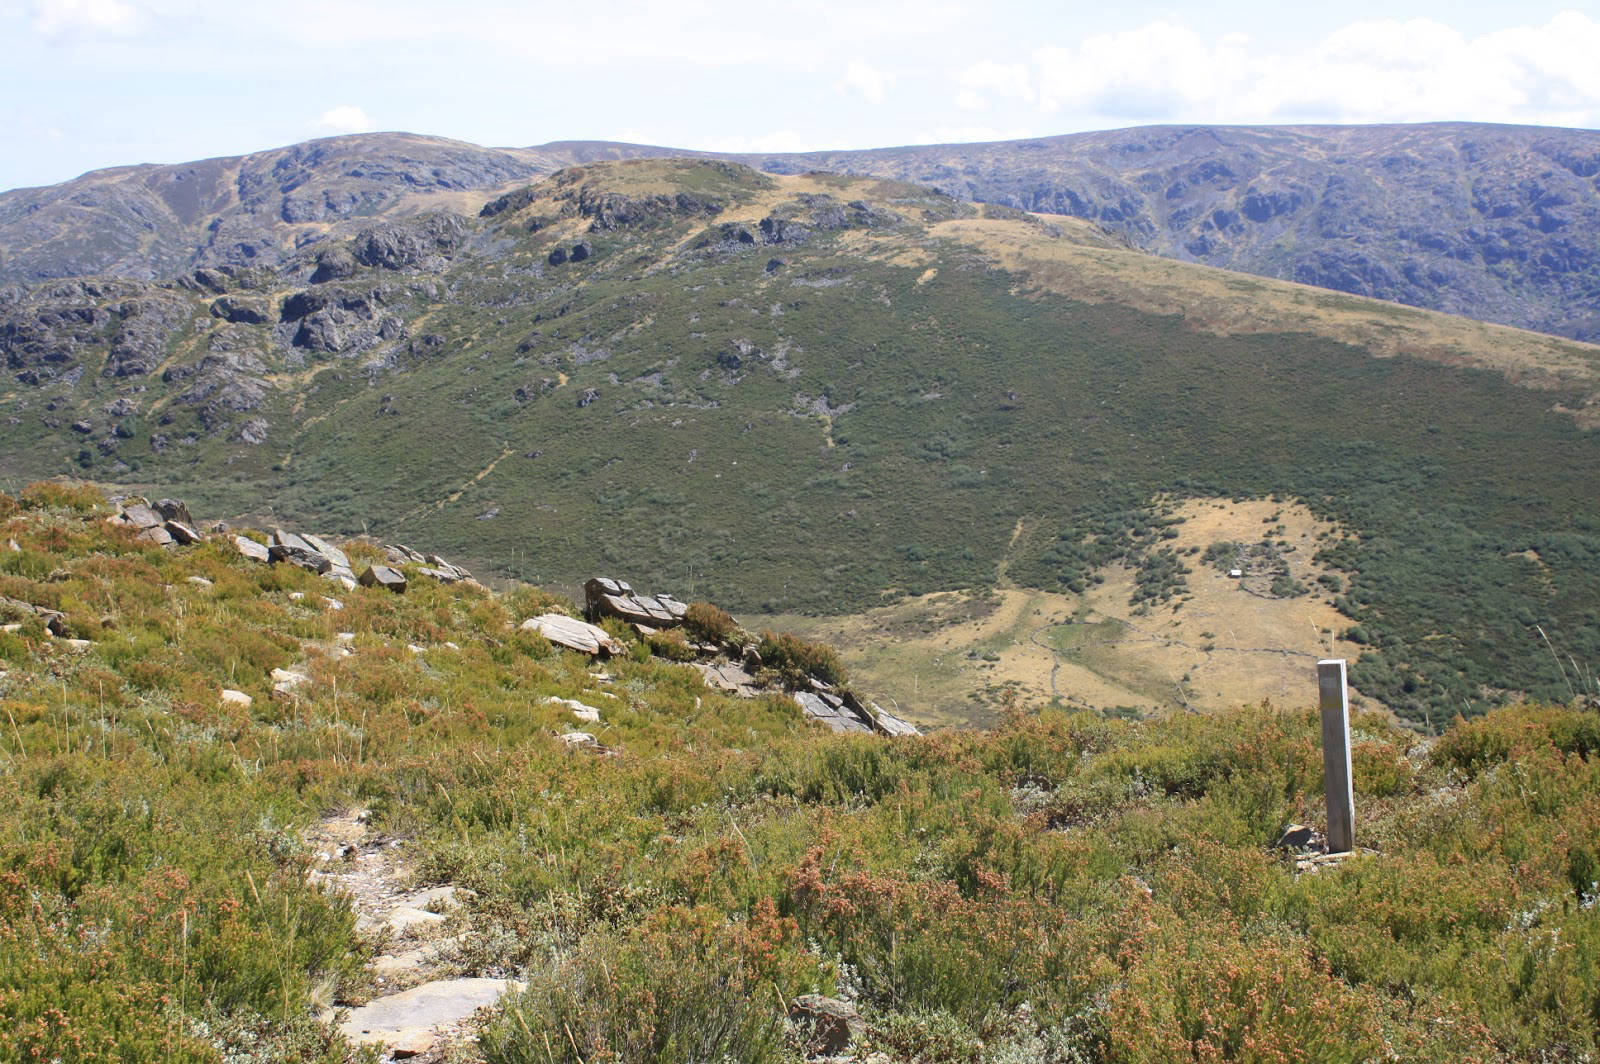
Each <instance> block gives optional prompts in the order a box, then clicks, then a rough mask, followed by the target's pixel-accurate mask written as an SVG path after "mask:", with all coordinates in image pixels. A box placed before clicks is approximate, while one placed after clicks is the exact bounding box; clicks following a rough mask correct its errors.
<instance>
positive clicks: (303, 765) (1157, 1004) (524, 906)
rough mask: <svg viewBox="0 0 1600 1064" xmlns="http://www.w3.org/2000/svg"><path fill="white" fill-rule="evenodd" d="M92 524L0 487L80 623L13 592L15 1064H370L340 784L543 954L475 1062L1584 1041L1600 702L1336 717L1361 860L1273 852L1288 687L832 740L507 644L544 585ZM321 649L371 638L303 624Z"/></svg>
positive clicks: (1279, 1053)
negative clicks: (848, 1025) (846, 1025)
mask: <svg viewBox="0 0 1600 1064" xmlns="http://www.w3.org/2000/svg"><path fill="white" fill-rule="evenodd" d="M109 513H110V510H109V509H108V507H107V506H106V505H105V503H104V501H103V499H101V498H100V497H99V496H98V495H97V494H96V493H94V492H92V491H88V490H85V489H76V488H68V487H63V486H60V485H39V486H35V487H32V488H29V489H28V490H26V491H24V492H22V493H20V495H16V496H0V595H3V596H4V597H5V598H6V599H7V600H12V601H13V602H22V603H27V604H30V605H33V606H42V607H48V608H51V609H55V610H59V611H61V612H62V613H63V614H64V621H63V622H62V623H60V624H58V627H61V628H63V629H64V630H65V633H66V635H65V637H58V636H52V635H51V634H50V633H49V632H48V631H47V630H46V629H45V628H44V626H43V625H42V624H41V622H40V621H39V619H38V618H37V617H36V616H34V615H32V614H31V613H28V612H27V611H26V610H23V609H21V608H19V607H16V606H15V605H11V606H7V607H5V608H6V609H8V610H10V611H11V613H10V614H9V615H8V618H7V620H8V621H10V618H11V617H15V618H17V619H16V620H14V621H10V623H15V624H18V625H20V626H19V627H17V628H15V629H14V630H7V631H5V632H3V633H0V704H3V707H4V720H3V721H0V759H3V760H0V1060H5V1061H19V1062H21V1061H28V1062H32V1061H38V1060H61V1061H122V1062H134V1061H208V1062H215V1061H222V1060H229V1061H246V1060H258V1061H268V1060H270V1061H297V1060H300V1061H310V1060H317V1061H335V1060H343V1059H348V1058H349V1056H350V1052H349V1050H348V1049H347V1047H345V1046H344V1044H343V1043H342V1042H341V1041H340V1040H339V1038H338V1037H337V1036H335V1035H334V1034H333V1033H331V1029H330V1028H328V1027H326V1026H324V1025H323V1024H321V1023H319V1022H318V1021H317V1019H316V1016H317V1013H318V1010H319V1009H321V1008H324V1007H326V1006H328V1005H330V1004H337V1003H341V1002H351V1001H359V1000H361V999H362V998H363V997H365V996H367V995H369V994H370V993H371V992H372V988H371V986H370V982H369V977H368V976H367V975H366V974H365V973H364V967H363V965H364V960H365V959H366V951H367V950H369V949H370V948H371V945H370V943H367V942H364V941H363V940H362V939H360V938H358V936H357V935H356V933H355V930H354V917H353V913H352V910H351V908H350V905H349V903H348V902H347V901H346V900H344V899H342V898H341V897H339V896H335V895H332V894H329V893H327V892H325V891H324V890H323V889H322V888H320V887H318V886H316V885H315V884H313V883H311V882H308V879H307V875H306V873H307V870H308V868H309V867H310V866H311V864H312V855H311V853H310V852H309V847H308V844H307V842H306V841H305V839H306V832H307V831H308V830H310V829H312V828H313V827H314V826H315V825H316V824H317V823H318V822H319V821H320V820H322V819H323V818H325V817H328V816H330V815H332V814H336V813H341V812H347V811H349V810H352V809H357V808H363V809H367V810H370V812H371V816H372V823H373V827H374V829H375V830H377V831H380V832H382V833H384V834H387V835H392V836H394V837H397V838H403V839H406V840H407V847H408V850H407V852H410V853H414V854H417V855H419V857H420V860H419V861H418V863H417V865H416V869H415V873H414V874H415V876H416V877H417V880H418V884H417V885H419V886H422V885H429V884H434V883H452V884H456V885H459V886H462V887H467V888H470V889H471V891H473V892H474V894H473V896H472V897H471V900H470V901H468V902H467V905H466V908H465V909H464V911H463V912H462V913H461V914H460V915H459V916H458V917H456V919H457V920H458V921H459V923H458V924H457V925H456V926H455V929H456V930H458V931H460V932H465V933H466V935H467V937H466V938H465V939H463V940H462V941H463V942H464V943H465V945H464V946H463V947H462V949H461V950H460V951H459V952H458V953H457V954H456V955H455V959H454V961H453V963H454V964H455V965H456V966H457V968H458V970H459V971H460V972H461V974H469V975H471V974H489V975H496V976H502V977H504V976H513V977H515V978H518V979H521V980H525V981H526V984H527V987H526V990H525V991H523V992H522V993H520V994H519V995H516V996H514V997H513V998H511V999H509V1000H508V1001H507V1002H506V1003H504V1004H503V1005H502V1006H501V1007H500V1008H499V1009H497V1010H496V1012H495V1013H494V1015H492V1016H491V1017H490V1018H489V1019H488V1020H487V1022H486V1026H485V1027H484V1028H483V1031H482V1034H481V1038H480V1040H479V1041H478V1042H477V1043H475V1044H474V1045H473V1046H470V1047H466V1048H463V1049H462V1050H460V1051H459V1053H458V1055H457V1058H456V1059H458V1060H468V1059H484V1060H488V1061H494V1062H509V1061H546V1062H549V1061H580V1060H581V1061H586V1062H590V1064H594V1062H600V1061H628V1062H649V1061H675V1062H688V1061H715V1060H734V1061H744V1062H758V1061H774V1062H777V1061H788V1062H794V1061H797V1060H798V1059H799V1057H798V1055H797V1054H798V1053H799V1050H798V1049H797V1048H796V1046H795V1045H794V1044H793V1042H792V1040H791V1039H789V1038H788V1037H787V1036H786V1034H785V1031H784V1027H783V1016H784V1005H785V1003H787V1002H789V1001H791V1000H792V999H793V998H794V997H795V996H797V995H799V994H802V993H806V992H812V991H818V992H824V993H831V994H834V995H839V996H845V997H848V998H850V999H853V1000H854V1001H855V1002H856V1003H857V1005H858V1007H859V1009H860V1010H861V1012H862V1014H863V1016H864V1017H865V1018H866V1020H867V1023H868V1028H869V1029H868V1032H867V1034H866V1036H865V1041H864V1043H863V1044H862V1045H861V1046H860V1047H859V1052H860V1053H861V1054H863V1055H864V1054H866V1053H869V1052H880V1053H882V1054H883V1056H881V1057H878V1058H876V1059H879V1060H885V1059H887V1060H890V1061H927V1062H944V1061H950V1062H954V1061H973V1062H977V1061H987V1062H1021V1061H1050V1062H1068V1061H1071V1062H1084V1061H1118V1062H1124V1061H1125V1062H1157V1061H1161V1062H1167V1061H1172V1062H1177V1061H1196V1060H1204V1061H1261V1062H1267V1061H1319V1062H1320V1061H1327V1062H1333V1061H1350V1062H1355V1061H1378V1060H1404V1061H1437V1062H1440V1064H1459V1062H1462V1061H1503V1060H1514V1061H1529V1062H1532V1061H1541V1062H1548V1061H1580V1060H1589V1059H1593V1058H1594V1057H1595V1055H1596V1054H1597V1053H1600V911H1597V909H1596V907H1595V899H1596V896H1597V893H1600V885H1597V883H1596V880H1597V879H1600V843H1597V840H1600V716H1597V715H1596V713H1595V712H1594V711H1593V710H1592V709H1587V710H1586V709H1580V708H1562V707H1557V706H1533V705H1528V706H1519V707H1513V708H1504V709H1500V710H1496V711H1494V712H1492V713H1490V714H1488V715H1487V716H1483V717H1480V718H1478V719H1475V720H1472V721H1471V722H1457V723H1456V724H1455V725H1453V726H1452V727H1451V728H1450V729H1449V730H1447V731H1446V732H1445V734H1444V735H1443V736H1442V737H1440V738H1438V739H1436V740H1431V741H1428V742H1419V741H1418V739H1417V738H1416V736H1415V735H1413V734H1411V733H1409V732H1405V731H1400V730H1396V729H1395V728H1394V727H1393V726H1392V725H1391V724H1389V723H1388V722H1387V721H1386V720H1384V719H1381V718H1379V717H1377V716H1371V717H1363V718H1361V719H1358V720H1357V721H1356V723H1355V727H1354V738H1355V749H1354V765H1355V782H1356V789H1357V792H1358V841H1359V842H1360V844H1361V846H1362V847H1363V848H1362V849H1361V851H1360V852H1359V853H1357V854H1355V855H1353V856H1351V857H1349V858H1348V859H1346V860H1344V861H1343V862H1342V863H1335V864H1332V865H1329V866H1326V867H1324V868H1322V870H1320V871H1317V872H1315V873H1297V869H1296V864H1295V862H1294V860H1293V859H1292V858H1290V857H1288V856H1285V855H1281V854H1279V853H1278V852H1277V851H1274V850H1273V849H1272V848H1271V844H1272V842H1273V841H1274V839H1275V838H1276V837H1277V836H1278V834H1279V833H1280V831H1281V830H1282V829H1283V828H1284V826H1285V824H1287V823H1289V822H1293V821H1301V822H1305V823H1310V824H1316V823H1320V821H1321V818H1322V812H1321V809H1320V808H1319V805H1320V799H1319V794H1320V788H1321V781H1320V765H1321V759H1320V753H1319V749H1318V725H1317V721H1316V719H1315V714H1314V713H1313V712H1310V711H1308V710H1306V709H1304V708H1302V707H1293V706H1292V707H1276V708H1274V707H1268V706H1265V705H1263V706H1259V707H1253V708H1240V709H1237V710H1236V711H1233V712H1229V713H1224V714H1222V715H1219V716H1216V717H1201V716H1195V715H1185V716H1177V717H1173V718H1170V719H1167V720H1162V721H1152V722H1145V723H1127V722H1122V721H1114V720H1108V719H1103V718H1100V717H1097V716H1095V715H1093V714H1086V713H1070V714H1069V713H1061V712H1055V711H1046V712H1041V713H1035V712H1032V711H1030V710H1027V709H1020V710H1019V711H1018V712H1016V713H1015V714H1014V715H1013V716H1012V718H1011V719H1009V720H1008V721H1007V722H1006V723H1005V724H1004V725H1003V726H1001V727H999V728H996V729H995V730H993V731H988V732H954V731H953V732H943V733H939V734H935V735H931V736H926V737H919V738H910V739H902V740H887V739H883V738H879V737H868V736H860V737H843V736H835V735H833V734H831V733H827V732H824V731H818V730H815V729H813V728H812V727H809V726H808V725H806V724H805V723H804V722H803V721H802V720H801V718H800V716H799V714H798V711H797V710H796V709H795V708H794V707H793V706H791V705H790V704H788V703H787V702H785V701H783V700H781V699H777V698H766V699H755V700H746V701H741V700H737V699H734V698H731V697H728V696H724V695H721V694H718V693H715V692H713V691H711V690H710V689H708V688H706V687H705V686H703V684H702V683H701V681H700V679H699V676H698V674H697V673H695V672H694V671H692V669H691V668H689V667H688V666H684V665H678V664H673V663H670V662H666V661H663V660H659V659H653V658H651V656H650V654H649V651H648V648H647V647H645V646H643V645H638V644H632V649H631V651H630V652H629V653H628V654H625V655H622V656H619V657H616V658H613V659H612V660H610V661H609V662H606V663H605V664H604V665H603V670H604V672H605V673H606V674H607V675H606V677H605V678H602V677H600V676H598V675H597V673H598V672H599V671H600V669H599V668H597V667H596V665H595V664H593V663H591V661H590V660H589V659H588V658H587V657H583V656H580V655H578V654H575V653H573V652H570V651H564V650H559V649H557V648H554V647H552V646H551V645H550V644H549V643H547V642H545V641H544V640H543V639H542V638H541V637H538V636H536V635H533V634H531V633H527V632H522V631H520V630H519V629H518V628H517V627H516V624H517V622H518V621H520V620H521V619H522V618H523V617H525V616H528V615H531V614H534V613H538V612H542V611H544V610H546V609H549V608H551V607H552V605H556V604H558V600H556V599H554V598H553V597H552V596H550V595H547V594H545V593H542V592H539V591H536V590H534V589H532V588H529V587H525V586H517V587H514V588H512V589H510V590H508V591H505V592H503V593H500V594H493V593H489V592H487V591H484V590H482V589H481V588H473V587H469V586H466V585H455V586H452V587H446V586H443V585H439V584H436V583H433V582H432V581H429V580H427V579H425V578H422V579H417V580H415V581H414V582H413V586H412V587H411V589H410V590H409V591H407V592H406V594H404V595H403V596H395V595H392V594H390V593H388V592H386V591H382V590H377V589H366V588H357V589H355V590H352V591H349V592H343V591H339V592H337V595H338V598H339V599H340V600H341V604H342V607H343V608H342V609H338V610H334V609H331V608H329V607H328V606H327V605H326V603H325V602H324V601H323V596H325V595H327V594H328V592H329V589H330V587H331V586H332V585H330V584H328V583H327V582H326V581H325V580H323V579H321V578H319V577H316V576H314V575H312V574H310V573H306V572H303V571H300V570H297V569H293V568H291V567H288V566H282V565H280V566H273V567H268V566H265V565H258V564H256V563H252V562H248V561H246V560H244V559H243V558H242V557H240V556H239V555H237V554H236V553H235V552H234V551H233V548H232V546H231V545H230V544H228V543H226V541H225V540H224V539H223V538H222V537H217V538H214V539H213V540H212V541H211V542H209V543H206V544H203V545H200V546H196V547H190V548H184V549H182V550H177V551H174V550H171V549H162V548H157V547H152V546H147V545H143V544H140V543H138V542H137V541H135V540H134V538H133V536H132V533H131V530H129V529H126V528H121V527H115V526H112V525H110V524H108V523H106V522H105V520H104V517H105V516H107V515H108V514H109ZM13 541H14V542H15V549H12V548H11V547H10V543H11V542H13ZM350 549H351V552H352V556H353V558H354V559H355V560H356V561H357V562H358V563H359V562H361V561H362V560H363V559H365V558H375V557H378V554H377V552H376V551H375V550H374V549H372V548H368V547H363V546H361V545H359V544H352V545H351V548H350ZM413 575H415V574H413ZM190 577H204V578H205V580H206V581H209V583H204V582H200V581H192V580H190V579H189V578H190ZM703 612H704V613H707V614H709V612H710V611H703ZM341 631H342V632H349V633H353V635H354V639H353V649H354V653H353V654H351V655H350V656H348V657H340V656H338V655H336V654H330V653H326V652H324V651H323V650H320V649H319V648H327V647H331V646H333V645H334V644H335V642H336V640H335V636H336V633H338V632H341ZM617 634H618V635H619V636H621V635H623V634H624V633H623V632H622V630H621V629H618V630H617ZM69 640H82V641H83V642H71V641H69ZM413 646H414V647H416V648H418V649H417V650H413V649H411V647H413ZM297 663H299V664H306V663H309V674H310V677H311V679H310V682H309V683H308V684H307V685H305V686H304V687H302V688H301V689H300V690H299V692H298V697H296V698H294V699H292V700H281V699H273V698H271V697H269V694H270V689H271V679H270V672H271V670H272V669H274V668H279V667H288V666H290V665H293V664H297ZM602 685H604V686H603V689H604V690H606V691H609V692H611V693H613V694H614V695H616V696H618V697H615V698H612V699H603V698H601V697H600V696H598V695H597V694H596V693H595V692H596V690H597V689H599V688H601V686H602ZM224 687H228V688H234V689H237V690H240V691H243V692H245V693H246V694H250V695H252V696H254V702H253V704H252V705H251V706H249V707H246V708H240V707H237V706H230V705H225V704H223V703H222V702H220V701H219V692H220V690H221V689H222V688H224ZM552 696H554V697H560V698H574V697H576V698H579V699H585V698H586V699H589V700H590V701H602V702H603V704H604V706H605V709H604V724H603V725H600V726H597V728H596V732H597V738H598V739H599V741H600V743H601V744H602V746H603V748H604V750H603V751H596V750H593V749H584V748H576V749H569V748H568V747H567V746H566V744H565V743H563V742H561V741H559V740H558V739H557V738H556V733H557V732H558V731H561V730H562V729H563V720H564V719H566V710H565V709H564V708H563V707H562V706H561V705H559V704H554V703H549V702H547V701H546V699H547V698H549V697H552Z"/></svg>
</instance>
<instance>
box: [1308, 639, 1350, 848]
mask: <svg viewBox="0 0 1600 1064" xmlns="http://www.w3.org/2000/svg"><path fill="white" fill-rule="evenodd" d="M1317 692H1318V695H1319V701H1320V703H1321V708H1322V779H1323V791H1324V793H1325V794H1326V795H1327V798H1328V852H1329V853H1349V852H1350V851H1351V850H1353V849H1355V846H1356V839H1355V821H1356V801H1355V791H1354V787H1353V785H1352V780H1351V772H1350V693H1349V687H1348V686H1347V684H1346V680H1345V663H1344V659H1343V658H1333V659H1330V660H1327V661H1319V662H1317Z"/></svg>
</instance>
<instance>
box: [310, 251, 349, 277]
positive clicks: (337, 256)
mask: <svg viewBox="0 0 1600 1064" xmlns="http://www.w3.org/2000/svg"><path fill="white" fill-rule="evenodd" d="M360 265H361V264H360V263H358V262H356V257H355V255H354V254H353V253H351V251H350V249H349V248H346V247H336V248H325V249H324V250H322V251H319V252H318V253H317V268H316V269H315V270H314V271H312V274H311V283H312V284H323V283H325V282H328V281H342V280H344V279H345V278H346V277H349V276H351V275H352V274H354V273H355V272H356V270H358V269H359V268H360Z"/></svg>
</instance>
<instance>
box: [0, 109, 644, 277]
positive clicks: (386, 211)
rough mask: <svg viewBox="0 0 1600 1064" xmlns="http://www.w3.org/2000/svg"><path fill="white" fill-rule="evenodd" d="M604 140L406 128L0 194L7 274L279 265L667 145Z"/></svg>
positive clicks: (2, 268)
mask: <svg viewBox="0 0 1600 1064" xmlns="http://www.w3.org/2000/svg"><path fill="white" fill-rule="evenodd" d="M661 151H662V149H652V148H646V147H636V146H633V145H610V144H605V143H602V142H583V143H578V142H571V143H560V144H549V145H545V146H544V147H542V148H529V149H505V150H502V149H497V148H480V147H478V146H477V145H475V144H465V143H462V142H460V141H453V140H444V139H441V138H438V137H421V136H412V135H410V134H405V133H373V134H363V135H357V136H346V137H329V138H326V139H323V140H314V141H309V142H307V143H304V144H296V145H292V146H290V147H287V148H278V149H275V150H272V151H263V152H256V153H254V154H251V155H243V156H235V157H232V158H223V159H204V160H201V161H199V162H193V163H184V164H180V165H176V166H125V167H118V168H115V169H110V170H97V171H94V172H92V173H88V174H85V175H83V176H82V177H79V178H76V179H75V180H72V181H67V182H63V183H62V184H59V185H51V186H47V187H44V188H26V189H16V190H13V191H10V192H6V193H4V194H3V195H0V279H3V280H9V281H37V280H43V279H50V278H63V277H81V276H87V275H91V274H109V275H114V276H118V277H126V278H133V279H141V280H148V279H151V278H160V277H169V276H171V275H173V274H174V273H176V272H178V271H180V270H182V269H186V268H190V267H193V266H195V265H234V266H240V265H260V264H269V265H270V264H276V263H279V262H281V261H283V260H284V258H285V257H286V256H288V255H289V254H290V253H292V252H293V251H294V249H295V248H297V247H300V246H303V245H305V244H307V243H313V242H315V241H318V240H321V239H324V238H325V237H327V236H328V235H330V233H338V232H341V231H348V230H349V227H350V225H351V224H353V223H361V224H364V223H366V222H370V221H371V220H372V219H373V218H376V217H391V216H392V217H396V218H403V217H406V216H409V215H413V214H416V213H419V212H421V211H424V210H430V209H433V210H456V211H462V212H471V211H475V210H476V209H477V207H478V205H479V204H480V203H481V202H482V200H483V196H482V194H481V190H483V189H490V188H495V187H497V186H500V185H504V184H507V183H508V182H513V181H518V180H525V179H528V178H532V177H535V176H538V175H542V174H547V173H550V172H551V171H552V170H556V169H559V168H560V167H562V166H569V165H572V164H574V163H582V162H593V161H596V160H600V159H626V158H633V157H635V156H637V155H640V154H660V153H661Z"/></svg>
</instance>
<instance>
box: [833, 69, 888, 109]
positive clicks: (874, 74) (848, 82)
mask: <svg viewBox="0 0 1600 1064" xmlns="http://www.w3.org/2000/svg"><path fill="white" fill-rule="evenodd" d="M833 88H834V91H836V92H842V93H847V94H849V93H854V94H855V95H857V96H860V97H861V98H862V99H863V100H866V101H867V102H869V103H882V102H883V101H884V100H885V99H886V98H887V97H888V95H889V90H890V89H892V88H894V75H893V74H891V73H889V72H888V71H887V70H879V69H878V68H877V67H871V66H868V65H867V64H865V63H863V62H861V61H860V60H855V59H852V60H851V61H850V63H849V65H848V66H846V67H845V68H844V77H842V78H840V79H839V80H838V81H836V82H834V85H833Z"/></svg>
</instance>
